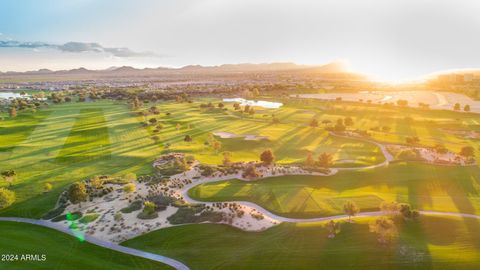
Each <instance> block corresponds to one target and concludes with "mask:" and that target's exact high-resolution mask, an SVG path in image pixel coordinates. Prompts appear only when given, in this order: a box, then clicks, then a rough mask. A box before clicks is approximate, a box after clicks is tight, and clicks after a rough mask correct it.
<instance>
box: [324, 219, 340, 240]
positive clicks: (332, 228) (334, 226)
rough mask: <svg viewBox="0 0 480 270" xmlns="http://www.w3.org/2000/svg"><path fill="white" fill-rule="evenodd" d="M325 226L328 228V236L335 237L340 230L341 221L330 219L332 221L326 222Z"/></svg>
mask: <svg viewBox="0 0 480 270" xmlns="http://www.w3.org/2000/svg"><path fill="white" fill-rule="evenodd" d="M325 228H327V230H328V238H335V236H336V235H337V234H338V233H339V232H340V223H338V222H335V221H333V220H330V222H327V224H325Z"/></svg>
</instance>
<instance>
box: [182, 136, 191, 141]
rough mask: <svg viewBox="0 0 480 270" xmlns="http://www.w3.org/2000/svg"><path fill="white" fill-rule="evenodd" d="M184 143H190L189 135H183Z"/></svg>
mask: <svg viewBox="0 0 480 270" xmlns="http://www.w3.org/2000/svg"><path fill="white" fill-rule="evenodd" d="M183 140H184V141H185V142H191V141H192V137H191V136H190V135H185V138H184V139H183Z"/></svg>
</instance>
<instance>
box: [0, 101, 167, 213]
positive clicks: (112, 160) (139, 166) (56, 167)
mask: <svg viewBox="0 0 480 270" xmlns="http://www.w3.org/2000/svg"><path fill="white" fill-rule="evenodd" d="M17 120H18V121H17ZM0 127H1V129H0V130H2V132H5V133H2V137H1V139H0V142H1V143H2V146H6V147H8V151H2V152H0V170H6V169H14V170H16V171H17V174H18V177H17V180H16V181H15V183H14V185H13V187H11V189H12V190H13V191H15V192H16V194H17V201H16V203H15V204H13V205H12V206H11V207H9V208H7V209H4V210H2V211H0V215H3V216H24V217H33V218H38V217H40V216H42V214H44V213H45V212H47V211H48V210H49V209H51V208H52V207H53V206H54V205H55V202H56V200H57V199H58V196H59V194H60V193H61V192H62V191H63V190H64V188H65V187H66V186H67V185H68V184H70V183H72V182H74V181H78V180H83V179H85V178H88V177H91V176H94V175H104V174H105V175H110V174H111V175H117V176H121V175H124V174H126V173H129V172H134V173H136V174H139V175H140V174H146V173H151V172H152V171H153V168H152V165H151V164H152V161H153V160H154V159H155V157H156V156H158V155H159V154H160V152H161V149H160V148H159V147H158V146H156V145H154V144H153V143H152V141H151V140H150V139H149V136H148V133H147V132H146V131H145V129H143V128H142V127H141V126H140V124H139V122H138V120H137V117H136V116H133V115H132V114H131V113H130V112H129V110H128V108H127V106H126V105H122V104H116V103H114V102H112V101H99V102H90V103H67V104H60V105H50V106H49V107H48V108H47V109H42V110H41V111H39V112H37V113H36V114H35V115H28V114H24V113H22V114H19V116H18V117H17V118H15V119H13V120H10V119H9V120H6V121H3V122H0ZM3 130H6V131H3ZM9 130H10V131H9ZM3 134H7V135H6V136H4V135H3ZM4 138H5V139H6V140H8V142H6V143H5V140H3V139H4ZM46 182H50V183H52V185H53V190H52V191H51V192H48V193H44V192H43V186H44V184H45V183H46ZM7 185H8V184H7V183H5V182H3V181H0V186H2V187H3V186H7Z"/></svg>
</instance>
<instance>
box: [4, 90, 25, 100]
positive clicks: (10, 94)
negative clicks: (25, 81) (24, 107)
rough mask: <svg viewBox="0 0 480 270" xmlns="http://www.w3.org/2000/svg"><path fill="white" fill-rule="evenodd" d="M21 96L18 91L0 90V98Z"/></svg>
mask: <svg viewBox="0 0 480 270" xmlns="http://www.w3.org/2000/svg"><path fill="white" fill-rule="evenodd" d="M19 97H22V96H21V95H20V93H13V92H0V98H5V99H9V98H19Z"/></svg>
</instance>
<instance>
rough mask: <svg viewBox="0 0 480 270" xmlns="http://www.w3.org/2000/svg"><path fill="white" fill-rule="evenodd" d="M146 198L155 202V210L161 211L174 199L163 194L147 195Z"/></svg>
mask: <svg viewBox="0 0 480 270" xmlns="http://www.w3.org/2000/svg"><path fill="white" fill-rule="evenodd" d="M147 200H148V201H150V202H152V203H154V204H155V209H156V210H157V211H163V210H165V209H166V208H167V206H169V205H170V204H172V203H173V202H174V201H175V199H174V198H171V197H167V196H163V195H155V196H148V197H147Z"/></svg>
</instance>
